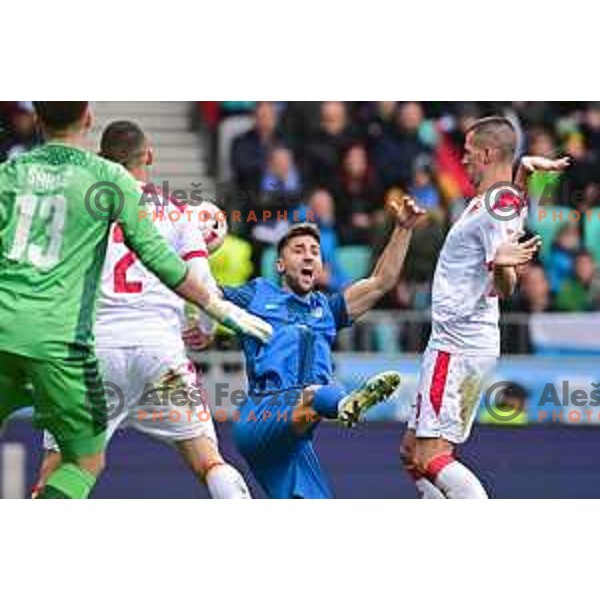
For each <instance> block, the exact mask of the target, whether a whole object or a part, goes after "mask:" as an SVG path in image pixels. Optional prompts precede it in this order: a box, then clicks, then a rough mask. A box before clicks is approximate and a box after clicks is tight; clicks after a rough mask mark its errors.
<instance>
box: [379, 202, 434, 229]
mask: <svg viewBox="0 0 600 600" xmlns="http://www.w3.org/2000/svg"><path fill="white" fill-rule="evenodd" d="M386 208H387V210H388V211H389V212H390V213H391V214H392V215H393V217H394V218H395V220H396V224H397V225H399V226H400V227H402V228H403V229H413V228H414V227H415V225H416V224H417V223H418V222H419V221H420V220H421V218H422V217H424V216H425V215H426V214H427V211H426V210H425V209H423V208H421V207H420V206H419V205H418V204H417V203H416V201H415V200H414V198H412V197H411V196H408V195H403V196H401V195H400V194H398V195H393V196H391V197H390V199H389V200H388V201H387V203H386Z"/></svg>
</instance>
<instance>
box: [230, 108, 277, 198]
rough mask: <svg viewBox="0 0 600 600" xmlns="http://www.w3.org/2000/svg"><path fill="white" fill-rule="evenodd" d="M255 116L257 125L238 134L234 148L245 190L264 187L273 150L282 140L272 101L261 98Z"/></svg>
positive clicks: (236, 174)
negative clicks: (264, 179)
mask: <svg viewBox="0 0 600 600" xmlns="http://www.w3.org/2000/svg"><path fill="white" fill-rule="evenodd" d="M254 117H255V125H254V127H253V128H252V129H251V130H250V131H248V132H246V133H243V134H242V135H240V136H238V137H236V138H235V139H234V141H233V145H232V148H231V166H232V169H233V172H234V181H235V184H236V185H237V186H238V187H239V188H240V189H243V190H244V191H245V192H248V191H250V192H257V191H258V190H259V189H260V183H261V179H262V176H263V172H264V170H265V168H266V166H267V158H268V155H269V151H270V150H271V148H272V147H273V145H275V144H276V143H277V142H280V141H282V138H281V136H280V135H279V133H278V132H277V114H276V112H275V106H274V104H273V103H272V102H258V103H257V104H256V109H255V111H254Z"/></svg>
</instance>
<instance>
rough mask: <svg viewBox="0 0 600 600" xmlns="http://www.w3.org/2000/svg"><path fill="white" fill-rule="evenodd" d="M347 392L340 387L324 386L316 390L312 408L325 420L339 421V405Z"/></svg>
mask: <svg viewBox="0 0 600 600" xmlns="http://www.w3.org/2000/svg"><path fill="white" fill-rule="evenodd" d="M345 397H346V392H345V391H344V389H343V388H342V387H341V386H339V385H335V384H334V385H322V386H321V387H319V388H317V389H316V390H315V397H314V398H313V402H312V406H313V408H314V409H315V412H316V413H317V414H318V415H319V416H321V417H324V418H325V419H337V416H338V405H339V403H340V400H342V398H345Z"/></svg>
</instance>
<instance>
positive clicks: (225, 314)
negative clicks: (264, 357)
mask: <svg viewBox="0 0 600 600" xmlns="http://www.w3.org/2000/svg"><path fill="white" fill-rule="evenodd" d="M203 308H204V312H206V314H208V315H209V316H211V317H212V318H213V319H215V320H216V321H219V323H222V324H223V325H225V327H228V328H229V329H231V330H232V331H235V332H236V333H240V334H244V335H249V336H252V337H254V338H257V339H258V340H260V341H261V342H262V343H263V344H266V343H267V342H268V341H269V340H270V339H271V336H272V335H273V328H272V327H271V326H270V325H269V324H268V323H267V322H266V321H263V320H262V319H261V318H259V317H255V316H254V315H251V314H250V313H248V312H246V311H245V310H244V309H243V308H240V307H239V306H236V305H235V304H233V303H231V302H228V301H227V300H221V299H220V298H216V297H214V296H213V297H211V299H210V300H209V302H208V304H206V306H204V307H203Z"/></svg>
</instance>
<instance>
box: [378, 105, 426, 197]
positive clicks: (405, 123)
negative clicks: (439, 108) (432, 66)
mask: <svg viewBox="0 0 600 600" xmlns="http://www.w3.org/2000/svg"><path fill="white" fill-rule="evenodd" d="M424 123H425V116H424V113H423V108H422V106H421V104H420V103H419V102H405V103H404V104H402V105H400V106H399V107H398V109H397V111H396V122H395V126H394V127H393V128H392V129H390V131H389V132H387V133H385V134H384V135H382V136H381V138H380V139H379V141H378V142H377V143H376V144H375V147H374V148H373V156H374V162H375V166H376V167H377V170H378V172H379V175H380V177H381V179H382V182H383V185H384V186H385V188H386V189H387V188H390V187H392V186H400V187H402V188H403V189H405V190H407V189H408V188H409V187H410V186H411V184H412V179H413V173H414V168H415V162H416V160H417V158H418V157H419V156H421V155H423V154H428V153H429V151H430V150H429V148H428V147H427V146H426V145H425V143H424V141H423V139H422V137H420V135H419V133H420V130H421V128H422V126H423V125H424Z"/></svg>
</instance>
